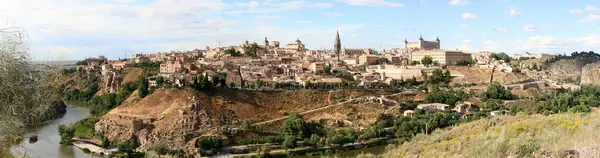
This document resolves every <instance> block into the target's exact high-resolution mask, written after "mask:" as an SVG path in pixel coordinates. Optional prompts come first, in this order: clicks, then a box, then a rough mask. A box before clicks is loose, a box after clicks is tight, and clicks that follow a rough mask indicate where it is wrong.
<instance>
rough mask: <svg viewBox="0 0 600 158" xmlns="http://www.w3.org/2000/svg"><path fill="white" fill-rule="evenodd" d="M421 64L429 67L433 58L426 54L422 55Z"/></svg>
mask: <svg viewBox="0 0 600 158" xmlns="http://www.w3.org/2000/svg"><path fill="white" fill-rule="evenodd" d="M421 64H423V65H425V66H427V67H429V66H431V64H433V58H432V57H430V56H428V55H426V56H425V57H423V59H421Z"/></svg>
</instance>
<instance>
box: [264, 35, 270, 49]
mask: <svg viewBox="0 0 600 158" xmlns="http://www.w3.org/2000/svg"><path fill="white" fill-rule="evenodd" d="M264 45H265V47H268V46H269V40H267V37H265V43H264Z"/></svg>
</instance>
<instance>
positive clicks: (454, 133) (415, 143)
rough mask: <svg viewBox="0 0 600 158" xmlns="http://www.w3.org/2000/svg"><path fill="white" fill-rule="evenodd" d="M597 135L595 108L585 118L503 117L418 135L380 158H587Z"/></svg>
mask: <svg viewBox="0 0 600 158" xmlns="http://www.w3.org/2000/svg"><path fill="white" fill-rule="evenodd" d="M599 134H600V111H599V110H598V109H594V111H593V112H592V113H590V114H587V115H584V114H576V113H564V114H558V115H550V116H541V115H534V116H503V117H499V118H489V119H483V120H479V121H475V122H471V123H467V124H463V125H460V126H457V127H453V128H451V129H448V130H437V131H434V132H433V133H432V134H431V135H429V136H425V135H418V136H416V137H415V138H413V140H411V141H410V142H407V143H405V144H403V145H400V146H398V147H397V148H395V149H393V150H391V151H388V152H387V153H386V154H384V156H383V157H491V158H493V157H527V156H528V155H529V154H534V155H535V154H539V153H540V151H549V152H550V153H551V154H550V156H551V157H561V156H560V155H559V154H560V153H563V151H566V150H577V151H578V152H579V153H580V156H582V157H587V156H593V155H594V154H596V153H590V152H594V151H590V150H589V148H598V146H599V145H600V137H597V136H598V135H599ZM596 150H598V149H596ZM519 154H521V155H519ZM418 155H419V156H418Z"/></svg>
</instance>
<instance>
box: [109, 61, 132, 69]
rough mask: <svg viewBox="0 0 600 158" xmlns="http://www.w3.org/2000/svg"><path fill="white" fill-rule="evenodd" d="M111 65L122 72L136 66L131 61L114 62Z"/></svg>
mask: <svg viewBox="0 0 600 158" xmlns="http://www.w3.org/2000/svg"><path fill="white" fill-rule="evenodd" d="M109 64H110V65H111V66H112V67H113V68H114V69H116V70H122V69H124V68H128V67H133V66H134V64H133V63H132V62H131V61H113V62H111V63H109Z"/></svg>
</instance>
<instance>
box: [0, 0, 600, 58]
mask: <svg viewBox="0 0 600 158" xmlns="http://www.w3.org/2000/svg"><path fill="white" fill-rule="evenodd" d="M0 22H3V23H4V24H3V26H0V28H1V27H22V28H24V29H25V30H26V31H27V33H28V43H29V45H30V47H31V50H32V52H33V53H34V55H35V58H36V59H37V60H56V59H81V58H84V57H89V56H98V55H106V56H108V57H109V58H118V57H123V56H124V55H125V52H128V55H131V54H133V53H154V52H158V51H170V50H188V49H195V48H200V49H202V48H204V47H206V46H211V47H215V46H217V43H218V41H220V42H221V45H223V46H225V45H238V44H241V43H242V42H243V41H244V40H245V39H248V40H249V41H251V42H252V41H256V42H259V43H260V42H261V41H262V40H263V39H264V37H265V36H267V37H268V38H269V40H270V41H280V42H281V43H282V44H287V43H290V42H293V41H294V40H296V38H299V39H300V40H302V41H303V42H304V43H305V44H306V45H307V47H308V48H309V49H321V48H326V49H331V48H332V47H333V41H334V37H335V31H336V30H339V31H340V35H341V38H342V45H343V47H347V48H375V49H380V48H382V49H386V48H402V47H403V42H404V39H405V38H408V40H409V41H416V40H417V39H418V38H419V36H420V35H422V36H423V38H424V39H425V40H434V39H435V38H436V36H439V38H440V39H441V41H442V43H441V45H442V48H443V49H462V50H467V51H469V52H476V51H483V50H489V51H496V52H507V53H509V54H512V53H522V52H525V51H529V52H549V53H561V54H562V53H565V52H566V53H567V54H568V53H569V52H572V51H580V50H596V51H597V52H600V50H599V49H598V48H600V2H599V1H598V0H572V1H567V0H295V1H283V0H264V1H237V0H236V1H230V0H223V1H221V0H0Z"/></svg>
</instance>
